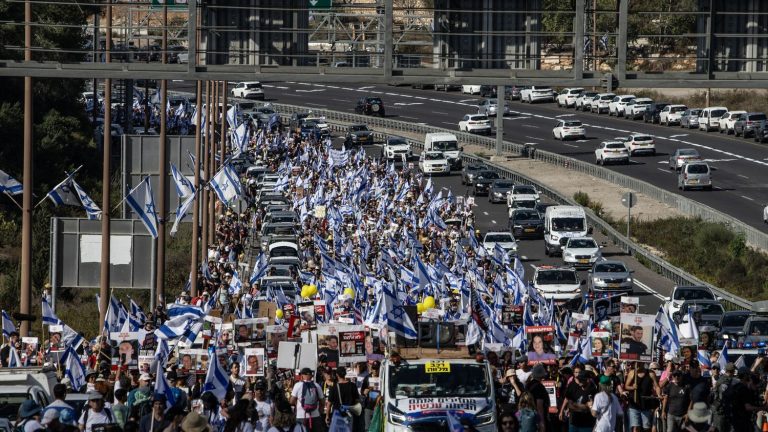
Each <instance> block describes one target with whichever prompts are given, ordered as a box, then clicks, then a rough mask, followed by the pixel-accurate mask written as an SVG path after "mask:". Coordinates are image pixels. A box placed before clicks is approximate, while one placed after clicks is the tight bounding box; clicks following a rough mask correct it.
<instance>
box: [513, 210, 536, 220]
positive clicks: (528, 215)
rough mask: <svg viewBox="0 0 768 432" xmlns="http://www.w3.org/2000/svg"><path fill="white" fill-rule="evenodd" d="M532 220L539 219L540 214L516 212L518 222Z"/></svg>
mask: <svg viewBox="0 0 768 432" xmlns="http://www.w3.org/2000/svg"><path fill="white" fill-rule="evenodd" d="M531 219H539V212H535V211H519V212H515V220H516V221H524V220H531Z"/></svg>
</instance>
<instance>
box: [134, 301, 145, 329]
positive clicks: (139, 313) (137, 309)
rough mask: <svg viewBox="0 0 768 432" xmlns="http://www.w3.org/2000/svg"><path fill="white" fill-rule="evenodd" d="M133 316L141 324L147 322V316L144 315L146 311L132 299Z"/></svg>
mask: <svg viewBox="0 0 768 432" xmlns="http://www.w3.org/2000/svg"><path fill="white" fill-rule="evenodd" d="M131 316H132V317H134V318H136V320H137V321H138V322H140V323H141V324H144V323H145V322H147V315H146V314H145V313H144V310H143V309H142V308H141V306H139V305H138V303H136V302H135V301H133V299H131Z"/></svg>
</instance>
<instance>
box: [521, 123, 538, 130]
mask: <svg viewBox="0 0 768 432" xmlns="http://www.w3.org/2000/svg"><path fill="white" fill-rule="evenodd" d="M523 127H527V128H533V129H539V127H538V126H534V125H529V124H524V125H523Z"/></svg>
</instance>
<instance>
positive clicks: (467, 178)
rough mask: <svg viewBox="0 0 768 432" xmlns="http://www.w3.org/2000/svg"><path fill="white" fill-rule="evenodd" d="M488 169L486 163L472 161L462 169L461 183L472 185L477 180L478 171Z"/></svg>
mask: <svg viewBox="0 0 768 432" xmlns="http://www.w3.org/2000/svg"><path fill="white" fill-rule="evenodd" d="M486 169H488V167H486V166H485V165H483V164H481V163H479V162H472V163H470V164H468V165H467V166H465V167H464V169H463V170H461V184H462V185H468V186H469V185H471V184H472V183H474V181H475V176H476V175H477V173H479V172H481V171H483V170H486Z"/></svg>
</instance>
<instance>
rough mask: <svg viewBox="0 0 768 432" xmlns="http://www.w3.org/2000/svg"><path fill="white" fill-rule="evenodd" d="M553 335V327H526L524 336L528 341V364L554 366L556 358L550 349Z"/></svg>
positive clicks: (551, 348)
mask: <svg viewBox="0 0 768 432" xmlns="http://www.w3.org/2000/svg"><path fill="white" fill-rule="evenodd" d="M554 335H555V327H553V326H528V327H526V328H525V336H526V339H527V340H528V352H527V353H526V356H527V357H528V364H530V365H534V364H536V363H544V364H555V362H556V361H557V356H556V355H555V351H554V349H553V347H552V343H553V340H554Z"/></svg>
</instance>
